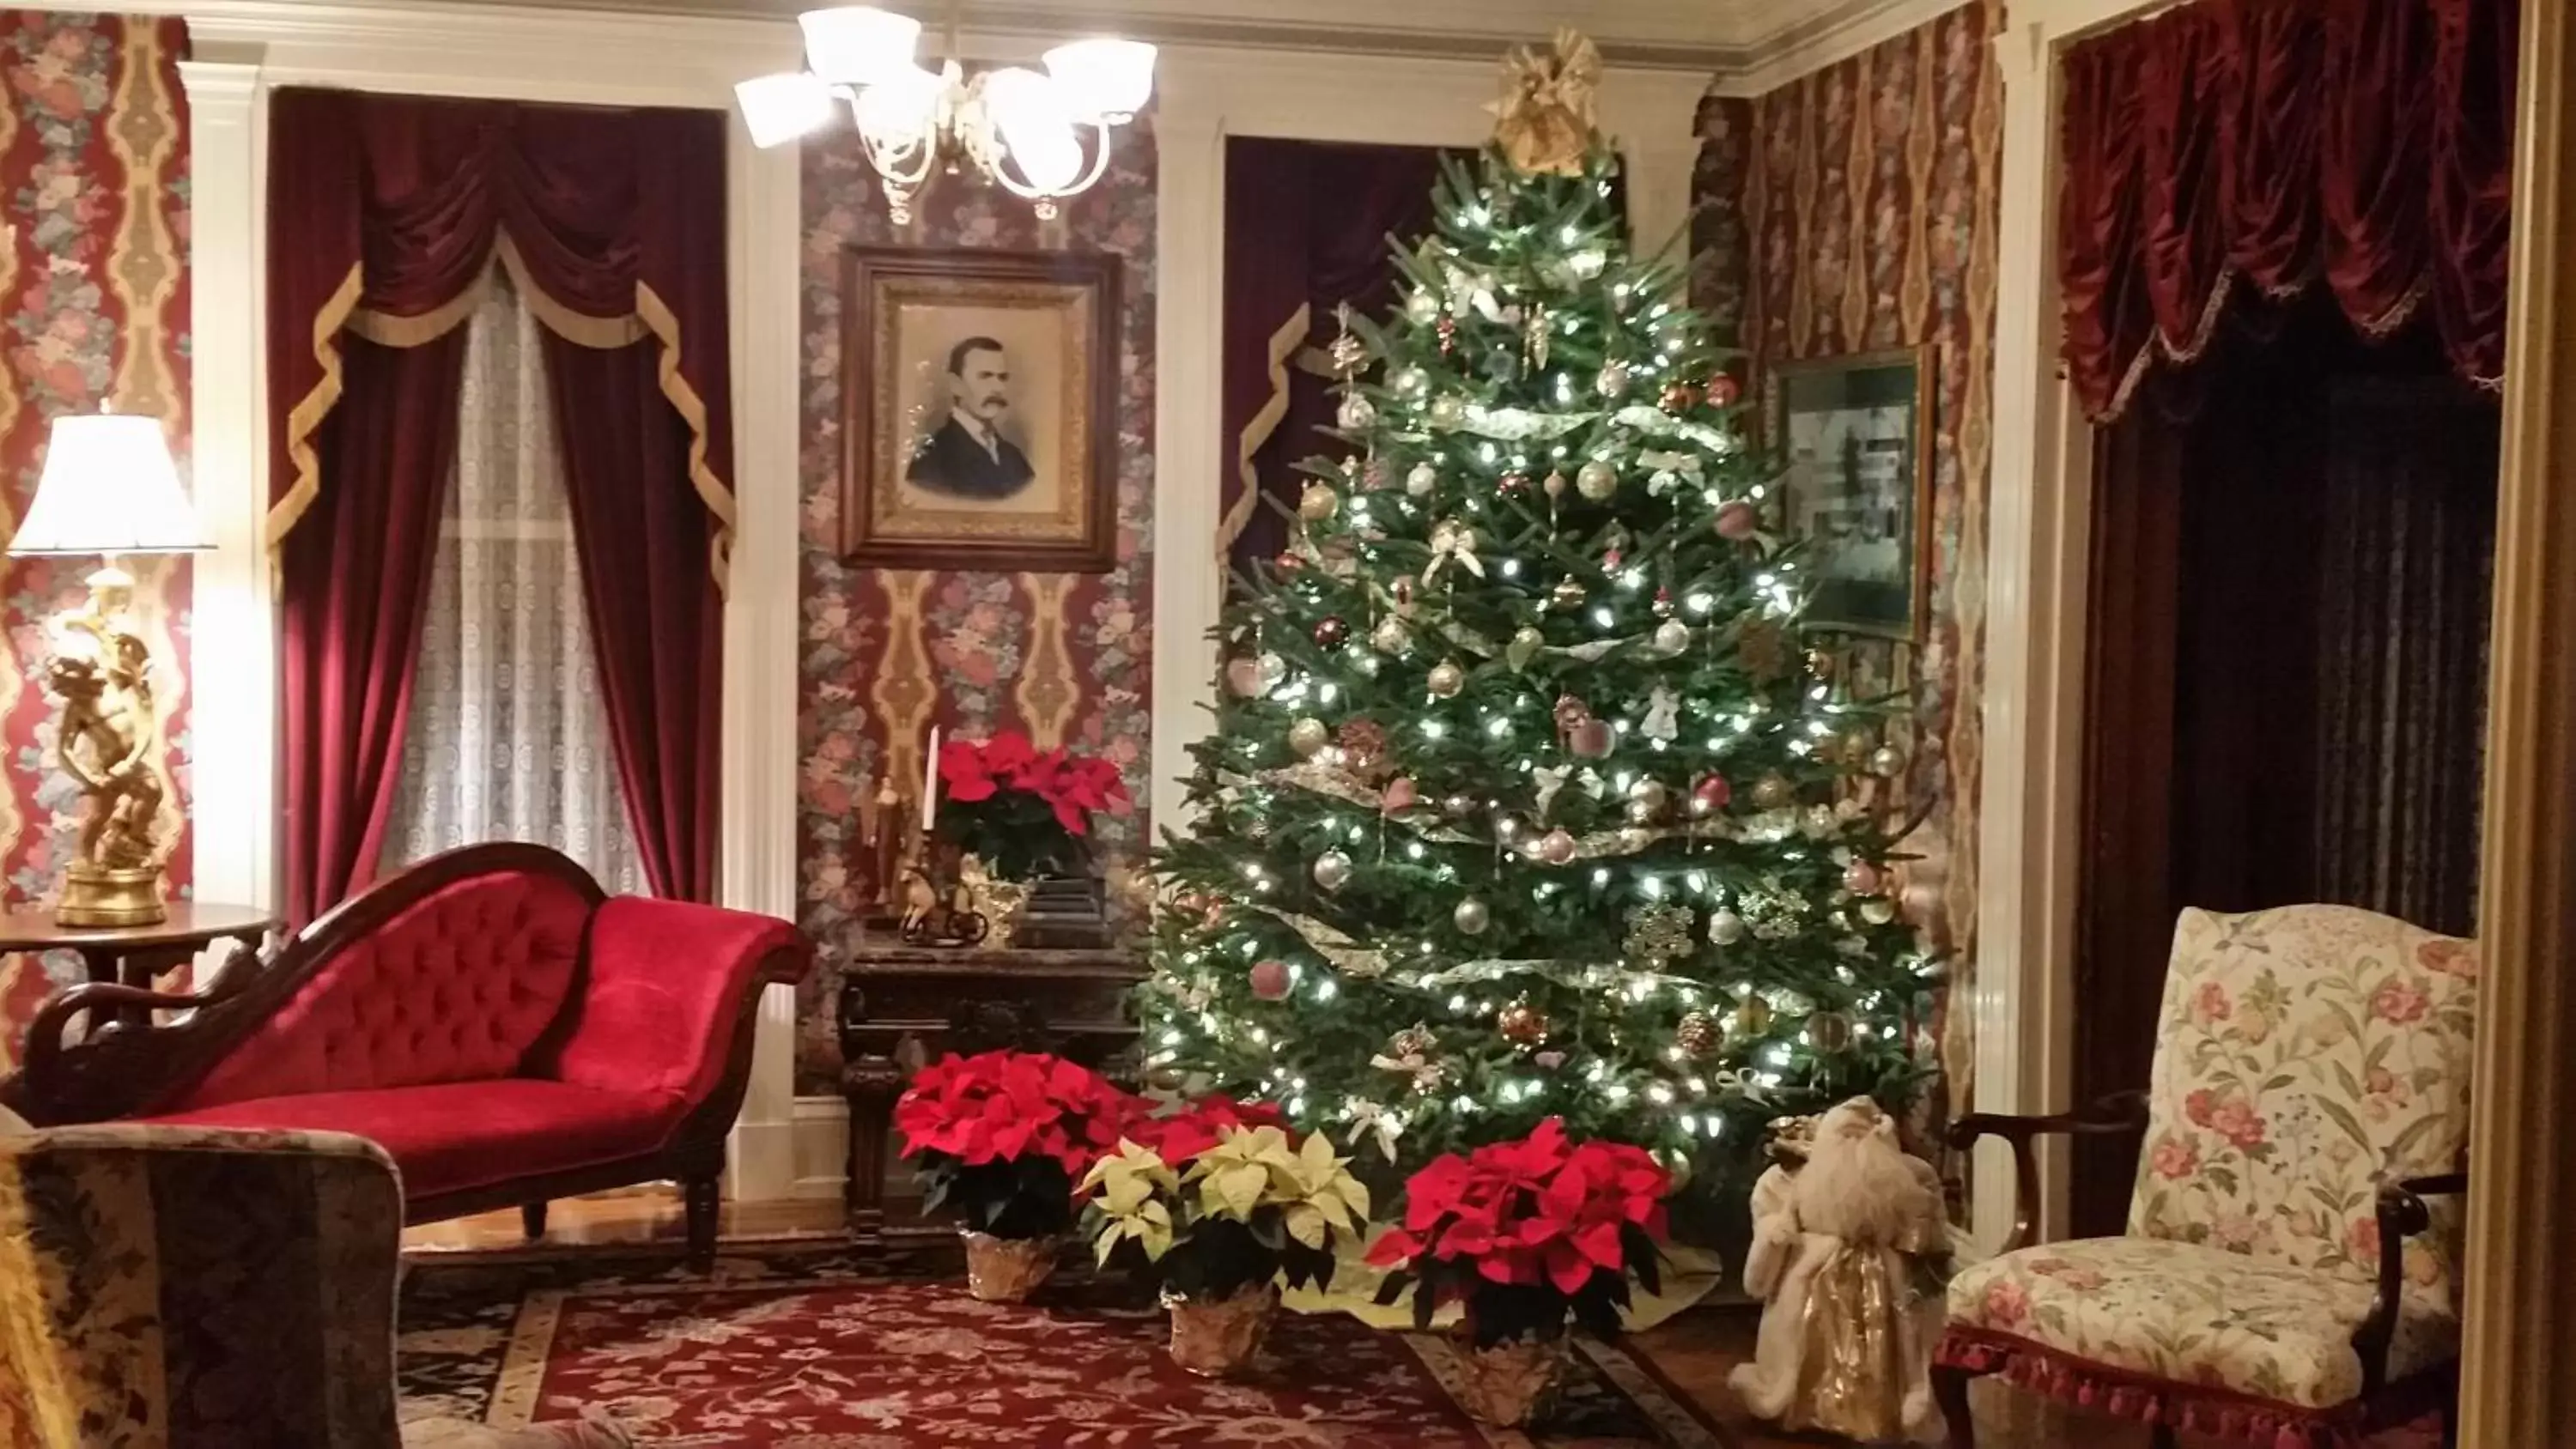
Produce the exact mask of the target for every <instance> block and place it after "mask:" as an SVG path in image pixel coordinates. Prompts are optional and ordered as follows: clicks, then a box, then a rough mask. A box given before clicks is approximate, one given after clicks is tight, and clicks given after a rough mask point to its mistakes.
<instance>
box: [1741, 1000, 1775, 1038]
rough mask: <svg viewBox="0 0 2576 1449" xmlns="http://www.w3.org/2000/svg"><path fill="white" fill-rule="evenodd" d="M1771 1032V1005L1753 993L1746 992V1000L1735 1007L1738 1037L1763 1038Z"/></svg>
mask: <svg viewBox="0 0 2576 1449" xmlns="http://www.w3.org/2000/svg"><path fill="white" fill-rule="evenodd" d="M1769 1030H1771V1003H1770V1002H1768V1001H1765V1000H1763V999H1762V998H1761V997H1759V996H1756V995H1754V994H1753V993H1752V992H1749V991H1748V992H1746V993H1745V994H1744V1000H1742V1001H1741V1002H1738V1003H1737V1004H1736V1007H1735V1032H1736V1035H1738V1036H1761V1035H1762V1034H1764V1033H1765V1032H1768V1031H1769Z"/></svg>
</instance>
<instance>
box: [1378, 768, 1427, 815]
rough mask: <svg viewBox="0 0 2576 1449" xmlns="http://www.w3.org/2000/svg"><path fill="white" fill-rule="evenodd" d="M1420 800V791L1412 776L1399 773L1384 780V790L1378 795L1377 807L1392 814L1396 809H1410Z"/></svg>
mask: <svg viewBox="0 0 2576 1449" xmlns="http://www.w3.org/2000/svg"><path fill="white" fill-rule="evenodd" d="M1421 800H1422V792H1421V790H1420V789H1419V788H1418V787H1416V786H1415V785H1414V783H1413V777H1412V776H1410V775H1399V776H1397V777H1396V778H1394V779H1392V780H1389V781H1387V782H1386V790H1385V792H1384V793H1383V794H1381V795H1379V796H1378V802H1377V808H1378V809H1379V810H1381V811H1383V812H1384V813H1386V814H1389V815H1392V814H1394V813H1395V812H1397V811H1398V810H1410V809H1412V808H1413V807H1414V806H1415V805H1417V804H1419V803H1421Z"/></svg>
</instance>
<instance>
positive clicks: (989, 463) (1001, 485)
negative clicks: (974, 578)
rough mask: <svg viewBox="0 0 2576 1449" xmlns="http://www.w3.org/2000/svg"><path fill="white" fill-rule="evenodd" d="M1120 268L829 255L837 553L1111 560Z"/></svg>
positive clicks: (1055, 261)
mask: <svg viewBox="0 0 2576 1449" xmlns="http://www.w3.org/2000/svg"><path fill="white" fill-rule="evenodd" d="M1120 265H1121V258H1119V257H1117V256H1115V255H1111V254H1104V253H1078V252H997V251H971V250H939V251H929V250H916V249H911V248H896V247H852V248H849V249H848V250H847V251H846V252H845V253H844V254H843V265H842V287H843V295H842V308H841V317H842V329H843V330H842V338H841V349H842V350H841V356H842V369H841V370H842V459H841V552H842V554H843V555H844V556H846V557H847V558H849V559H850V560H851V561H852V562H854V563H863V564H874V565H879V566H882V567H887V568H975V569H1006V570H1021V569H1028V570H1043V571H1050V572H1065V573H1100V572H1105V571H1107V570H1108V569H1109V568H1110V567H1111V566H1112V564H1114V563H1115V562H1116V547H1115V542H1116V533H1115V528H1116V521H1117V498H1116V487H1117V477H1118V473H1117V440H1118V415H1117V407H1118V340H1119V316H1118V273H1119V267H1120Z"/></svg>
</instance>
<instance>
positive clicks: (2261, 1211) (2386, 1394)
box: [1933, 906, 2478, 1449]
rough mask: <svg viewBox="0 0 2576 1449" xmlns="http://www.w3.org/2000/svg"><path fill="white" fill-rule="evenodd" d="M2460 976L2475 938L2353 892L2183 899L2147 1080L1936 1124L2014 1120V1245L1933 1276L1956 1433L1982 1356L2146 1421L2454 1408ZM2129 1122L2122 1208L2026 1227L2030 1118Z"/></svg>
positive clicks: (1978, 1128) (1964, 1445)
mask: <svg viewBox="0 0 2576 1449" xmlns="http://www.w3.org/2000/svg"><path fill="white" fill-rule="evenodd" d="M2477 978H2478V958H2477V950H2476V947H2475V946H2474V945H2473V944H2472V943H2470V942H2467V941H2461V940H2454V939H2452V938H2450V937H2446V936H2437V935H2434V934H2432V933H2430V932H2427V931H2422V930H2418V929H2416V928H2415V927H2413V926H2409V925H2407V924H2406V923H2404V922H2402V921H2397V920H2392V919H2390V918H2388V917H2386V916H2380V915H2374V914H2372V913H2371V912H2368V911H2363V910H2355V909H2353V908H2350V907H2346V906H2288V907H2283V908H2280V909H2276V910H2268V911H2254V912H2250V913H2247V914H2244V915H2216V914H2212V913H2210V912H2207V911H2198V910H2190V911H2185V912H2183V914H2182V919H2181V921H2180V923H2179V924H2178V925H2177V926H2176V928H2175V931H2174V947H2173V959H2172V964H2171V966H2170V967H2169V968H2168V971H2167V975H2166V980H2165V996H2164V1007H2163V1012H2162V1016H2161V1018H2160V1020H2159V1024H2158V1038H2157V1047H2156V1061H2155V1070H2154V1075H2153V1078H2152V1083H2151V1085H2150V1087H2149V1089H2148V1090H2147V1091H2146V1092H2145V1093H2144V1094H2130V1095H2127V1096H2123V1097H2118V1098H2113V1099H2110V1100H2109V1101H2107V1102H2105V1103H2102V1104H2099V1105H2097V1106H2096V1107H2095V1108H2094V1109H2092V1110H2091V1111H2088V1112H2084V1113H2080V1114H2073V1115H2069V1116H2063V1117H2001V1116H1990V1115H1985V1114H1977V1115H1972V1116H1969V1117H1965V1118H1962V1119H1961V1120H1960V1122H1959V1123H1958V1125H1957V1126H1956V1127H1955V1128H1954V1129H1953V1131H1952V1140H1953V1141H1954V1142H1955V1143H1956V1144H1957V1145H1959V1146H1961V1147H1965V1146H1967V1145H1968V1144H1970V1143H1972V1142H1974V1141H1975V1140H1976V1139H1977V1138H1978V1137H1981V1136H1999V1137H2003V1138H2005V1139H2007V1140H2009V1141H2010V1142H2011V1144H2012V1147H2013V1152H2014V1156H2015V1167H2016V1176H2017V1179H2018V1186H2019V1187H2020V1190H2021V1205H2020V1210H2019V1214H2018V1226H2017V1227H2016V1229H2015V1231H2014V1241H2013V1242H2012V1243H2011V1244H2008V1245H2007V1246H2008V1249H2009V1251H2007V1252H2005V1253H2004V1254H2002V1255H2001V1256H1999V1257H1996V1258H1994V1259H1991V1260H1989V1261H1987V1262H1984V1263H1980V1264H1977V1265H1975V1266H1972V1267H1970V1268H1968V1269H1965V1270H1964V1271H1962V1272H1960V1273H1959V1274H1958V1275H1957V1276H1956V1277H1955V1278H1953V1279H1952V1281H1951V1284H1950V1289H1949V1326H1948V1328H1947V1330H1946V1332H1945V1333H1944V1334H1943V1336H1942V1340H1941V1345H1940V1349H1939V1352H1938V1363H1937V1365H1936V1367H1935V1368H1934V1371H1933V1387H1934V1390H1935V1392H1936V1394H1938V1396H1939V1397H1940V1400H1941V1407H1942V1411H1943V1414H1944V1416H1945V1417H1946V1418H1947V1419H1948V1420H1949V1422H1950V1442H1951V1443H1952V1445H1954V1446H1957V1449H1970V1446H1972V1445H1973V1443H1974V1439H1973V1430H1972V1429H1971V1427H1970V1424H1969V1420H1968V1414H1967V1381H1968V1379H1969V1378H1971V1377H1973V1376H1975V1375H1978V1374H1987V1373H2001V1374H2003V1375H2004V1376H2005V1377H2006V1378H2007V1379H2008V1380H2010V1381H2011V1382H2012V1383H2014V1384H2016V1385H2018V1386H2020V1387H2023V1388H2026V1389H2030V1390H2032V1391H2034V1392H2038V1393H2042V1394H2046V1395H2049V1396H2050V1397H2053V1398H2059V1399H2064V1400H2068V1401H2070V1402H2074V1403H2078V1404H2083V1405H2089V1406H2091V1407H2094V1408H2097V1409H2102V1410H2107V1411H2109V1412H2112V1413H2115V1414H2119V1415H2122V1416H2124V1417H2127V1418H2132V1419H2140V1420H2144V1421H2146V1422H2148V1423H2151V1424H2154V1425H2156V1426H2157V1438H2158V1442H2159V1444H2170V1443H2171V1442H2172V1434H2173V1431H2174V1430H2175V1429H2177V1428H2182V1429H2191V1430H2196V1431H2200V1432H2204V1433H2213V1434H2219V1435H2222V1436H2225V1437H2228V1438H2232V1439H2238V1440H2242V1441H2246V1442H2251V1443H2256V1444H2260V1445H2263V1446H2265V1449H2309V1446H2323V1445H2339V1444H2347V1443H2350V1442H2352V1441H2354V1440H2355V1439H2357V1438H2358V1437H2360V1436H2361V1435H2362V1434H2364V1433H2367V1432H2369V1431H2370V1430H2372V1429H2374V1428H2377V1427H2379V1426H2381V1425H2383V1424H2386V1423H2394V1422H2403V1421H2406V1420H2409V1419H2412V1418H2414V1417H2417V1416H2419V1415H2421V1414H2423V1413H2425V1412H2428V1411H2429V1410H2432V1409H2434V1408H2437V1407H2438V1408H2440V1409H2441V1410H2442V1411H2443V1412H2445V1413H2447V1412H2449V1408H2450V1399H2451V1395H2450V1392H2449V1390H2450V1388H2451V1386H2452V1382H2453V1379H2454V1377H2455V1366H2456V1363H2457V1360H2458V1355H2459V1340H2460V1320H2459V1249H2460V1217H2459V1212H2458V1206H2459V1205H2458V1202H2457V1198H2458V1195H2459V1194H2461V1193H2462V1192H2464V1191H2465V1190H2466V1187H2467V1182H2466V1179H2465V1177H2464V1176H2463V1175H2461V1173H2460V1172H2459V1169H2460V1168H2461V1166H2462V1159H2463V1156H2464V1153H2465V1149H2466V1145H2467V1141H2468V1131H2469V1070H2470V1062H2469V1057H2470V1044H2471V1035H2472V1032H2473V1029H2474V1023H2475V1019H2476V1006H2477ZM2140 1126H2144V1128H2145V1129H2146V1142H2145V1149H2144V1152H2143V1154H2142V1160H2141V1161H2140V1163H2139V1169H2138V1183H2137V1190H2136V1194H2135V1196H2134V1197H2133V1199H2132V1200H2131V1204H2130V1209H2129V1229H2128V1232H2127V1234H2126V1235H2125V1236H2122V1237H2117V1238H2093V1239H2086V1240H2082V1241H2077V1242H2068V1243H2056V1244H2050V1245H2047V1246H2042V1247H2028V1246H2023V1244H2024V1243H2025V1242H2026V1241H2027V1239H2028V1237H2029V1235H2030V1234H2029V1226H2030V1222H2031V1206H2032V1201H2033V1199H2034V1197H2035V1196H2036V1193H2035V1187H2036V1178H2035V1176H2034V1173H2033V1171H2032V1167H2031V1161H2030V1143H2031V1140H2032V1138H2034V1137H2036V1136H2038V1135H2040V1134H2043V1133H2050V1132H2073V1133H2105V1132H2121V1131H2134V1130H2136V1129H2138V1128H2139V1127H2140ZM2428 1199H2431V1201H2428Z"/></svg>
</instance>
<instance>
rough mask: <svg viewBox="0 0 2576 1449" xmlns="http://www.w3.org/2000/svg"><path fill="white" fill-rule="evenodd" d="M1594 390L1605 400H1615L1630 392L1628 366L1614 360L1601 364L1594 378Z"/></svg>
mask: <svg viewBox="0 0 2576 1449" xmlns="http://www.w3.org/2000/svg"><path fill="white" fill-rule="evenodd" d="M1592 390H1593V391H1594V392H1597V393H1599V394H1601V395H1602V396H1603V397H1605V398H1615V397H1617V396H1618V395H1619V394H1621V393H1623V392H1626V391H1627V390H1628V364H1626V363H1624V362H1621V361H1618V360H1617V359H1615V358H1614V359H1612V360H1611V361H1608V362H1605V363H1603V364H1601V370H1600V371H1599V372H1597V373H1594V374H1593V376H1592Z"/></svg>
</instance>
